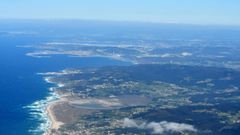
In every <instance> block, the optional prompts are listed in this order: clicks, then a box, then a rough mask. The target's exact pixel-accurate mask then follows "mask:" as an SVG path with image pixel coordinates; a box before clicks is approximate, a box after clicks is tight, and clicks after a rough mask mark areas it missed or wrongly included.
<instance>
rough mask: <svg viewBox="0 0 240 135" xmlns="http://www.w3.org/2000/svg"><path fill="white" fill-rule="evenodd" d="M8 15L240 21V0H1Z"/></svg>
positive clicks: (0, 14) (2, 13) (1, 12)
mask: <svg viewBox="0 0 240 135" xmlns="http://www.w3.org/2000/svg"><path fill="white" fill-rule="evenodd" d="M6 18H7V19H9V18H13V19H86V20H89V19H90V20H113V21H140V22H162V23H186V24H203V25H208V24H210V25H213V24H218V25H240V0H1V1H0V19H6Z"/></svg>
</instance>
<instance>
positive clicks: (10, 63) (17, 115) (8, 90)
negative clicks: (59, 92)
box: [0, 35, 130, 135]
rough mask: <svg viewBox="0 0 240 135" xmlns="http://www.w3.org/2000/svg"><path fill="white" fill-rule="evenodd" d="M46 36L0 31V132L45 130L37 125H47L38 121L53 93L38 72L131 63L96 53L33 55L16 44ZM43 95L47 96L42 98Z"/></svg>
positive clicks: (24, 134) (10, 134) (7, 134)
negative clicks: (29, 54)
mask: <svg viewBox="0 0 240 135" xmlns="http://www.w3.org/2000/svg"><path fill="white" fill-rule="evenodd" d="M48 40H49V39H44V38H42V39H41V38H36V37H34V36H24V35H17V36H6V35H0V46H1V49H0V92H1V94H0V107H1V109H0V114H1V115H0V119H1V120H0V134H5V135H16V134H18V135H27V134H33V133H34V134H42V131H44V130H46V129H40V128H39V127H42V128H44V127H46V126H44V125H42V126H41V125H40V124H43V123H46V118H44V117H42V116H44V115H43V114H42V110H41V107H43V106H44V104H46V103H47V102H46V101H48V100H52V98H53V97H54V95H52V96H53V97H52V96H51V95H50V91H49V88H50V87H51V84H48V83H46V82H45V81H44V79H43V77H42V76H40V75H38V74H37V73H39V72H51V71H59V70H63V69H66V68H79V67H100V66H106V65H129V64H130V63H126V62H120V61H116V60H112V59H107V58H97V57H86V58H80V57H67V56H64V55H56V56H52V57H50V58H42V59H40V58H32V57H29V56H26V55H25V54H26V53H27V52H29V49H27V48H21V47H19V46H23V45H33V44H40V43H43V42H46V41H48ZM49 96H51V97H49ZM46 97H48V99H47V100H44V99H46ZM39 107H40V108H39ZM13 129H14V130H13ZM32 131H34V132H32Z"/></svg>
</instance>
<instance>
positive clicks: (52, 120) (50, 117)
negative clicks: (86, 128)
mask: <svg viewBox="0 0 240 135" xmlns="http://www.w3.org/2000/svg"><path fill="white" fill-rule="evenodd" d="M61 102H64V100H63V98H59V99H56V100H55V101H52V102H49V103H48V105H47V107H46V108H45V112H46V114H47V117H48V120H49V121H50V125H49V127H48V129H47V131H46V133H45V135H50V134H51V132H52V130H54V129H59V128H60V126H61V125H63V124H64V123H62V122H60V121H58V120H57V118H56V116H55V114H54V111H53V108H54V107H55V106H56V105H58V104H60V103H61Z"/></svg>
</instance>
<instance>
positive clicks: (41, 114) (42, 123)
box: [24, 92, 60, 135]
mask: <svg viewBox="0 0 240 135" xmlns="http://www.w3.org/2000/svg"><path fill="white" fill-rule="evenodd" d="M59 98H60V97H59V95H58V94H57V93H55V92H50V93H49V95H48V96H47V97H46V98H45V99H43V100H39V101H36V102H34V103H32V104H30V105H28V106H25V107H24V108H26V109H29V111H30V113H29V114H30V117H31V119H34V120H36V121H37V122H39V125H38V127H34V129H30V130H29V132H30V133H31V134H38V135H39V134H43V135H45V134H46V132H47V131H48V129H49V128H50V126H51V121H50V120H49V118H48V115H47V112H46V109H47V106H48V105H49V103H51V102H53V101H55V100H57V99H59Z"/></svg>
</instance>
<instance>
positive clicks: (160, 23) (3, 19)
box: [0, 18, 240, 27]
mask: <svg viewBox="0 0 240 135" xmlns="http://www.w3.org/2000/svg"><path fill="white" fill-rule="evenodd" d="M27 20H28V21H82V22H84V21H85V22H88V21H89V22H112V23H138V24H153V25H191V26H201V27H240V24H220V23H219V24H217V23H209V24H206V23H186V22H170V21H165V22H164V21H162V22H161V21H139V20H107V19H81V18H0V21H27Z"/></svg>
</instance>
